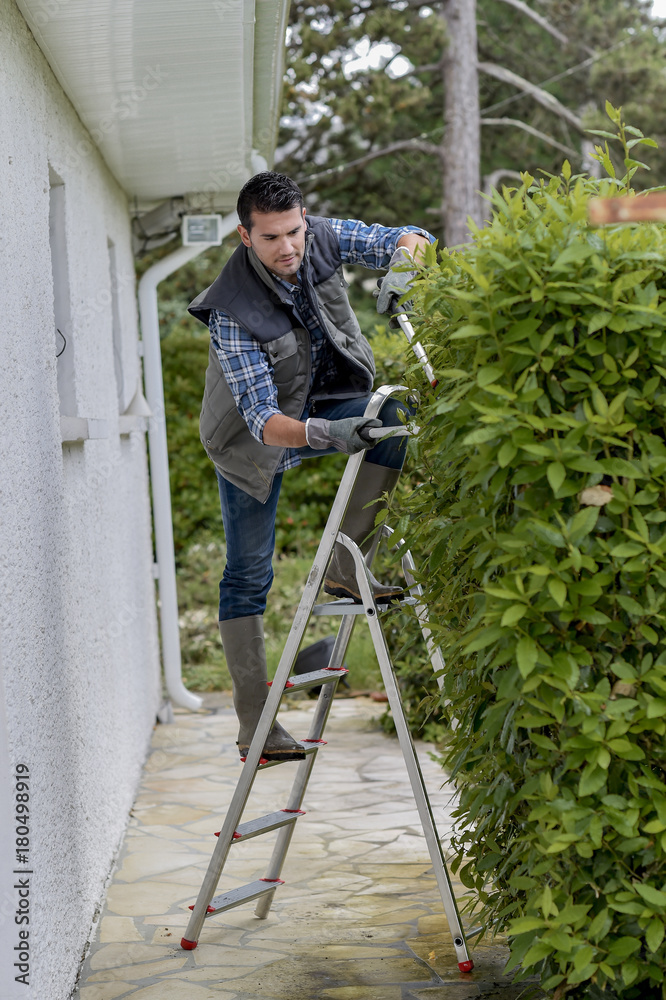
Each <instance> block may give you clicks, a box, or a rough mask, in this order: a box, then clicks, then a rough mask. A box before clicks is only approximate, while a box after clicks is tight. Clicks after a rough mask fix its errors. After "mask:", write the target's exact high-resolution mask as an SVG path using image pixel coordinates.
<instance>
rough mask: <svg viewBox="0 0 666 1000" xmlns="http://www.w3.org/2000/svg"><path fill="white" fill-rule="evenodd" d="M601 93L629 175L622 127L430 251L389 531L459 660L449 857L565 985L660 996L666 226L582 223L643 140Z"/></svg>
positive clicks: (453, 679)
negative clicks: (418, 406)
mask: <svg viewBox="0 0 666 1000" xmlns="http://www.w3.org/2000/svg"><path fill="white" fill-rule="evenodd" d="M607 110H608V111H609V114H610V116H611V118H612V120H613V121H614V123H615V125H616V126H617V128H618V136H619V139H620V142H621V144H622V150H623V155H624V163H625V170H626V173H625V175H624V177H622V178H617V177H616V176H615V173H614V169H613V164H612V162H611V158H610V155H609V149H608V144H607V143H606V144H605V146H604V147H603V148H602V147H597V156H598V157H599V159H600V161H601V162H602V163H603V165H604V166H605V168H606V170H607V172H608V173H609V177H608V178H607V179H604V180H599V181H597V180H593V179H590V178H588V177H585V176H573V177H572V176H571V171H570V168H569V165H568V164H565V165H564V168H563V171H562V175H561V176H560V177H548V178H546V179H544V180H541V181H538V182H537V181H535V180H534V179H533V178H532V177H530V176H528V175H524V176H523V182H522V184H521V186H520V187H519V188H517V189H514V190H507V189H505V190H504V191H503V192H502V193H501V194H500V193H495V195H494V197H493V199H492V207H493V213H492V219H491V221H490V222H489V224H488V225H487V227H486V228H484V229H483V230H481V231H478V232H476V234H475V240H474V242H473V244H471V245H470V246H469V247H466V248H464V249H463V250H461V251H460V252H451V253H450V254H447V255H444V256H443V257H442V259H441V261H440V263H439V264H437V263H436V262H435V261H434V259H433V257H431V260H430V266H429V267H427V268H425V269H424V271H423V274H422V277H421V279H420V291H419V296H418V303H419V308H418V312H419V313H420V315H422V316H423V317H425V319H424V320H423V323H422V327H421V330H420V335H421V339H422V340H423V342H424V343H425V344H426V345H427V346H428V349H429V351H430V354H431V360H433V361H434V363H435V367H436V370H437V375H438V377H439V379H440V390H441V391H439V393H438V395H437V396H436V398H434V399H433V400H432V401H430V402H428V403H427V404H426V405H425V406H424V408H423V409H422V411H421V414H420V423H421V424H422V428H423V430H422V434H421V435H420V467H421V470H422V473H423V474H424V475H425V476H426V478H427V481H426V482H424V483H423V484H422V486H421V487H420V488H419V489H418V490H415V491H414V492H413V494H412V495H411V497H410V498H409V500H408V501H407V503H406V510H405V512H404V513H403V516H402V518H401V521H400V524H399V525H398V529H399V530H400V531H401V533H402V534H404V535H406V537H407V542H408V544H410V545H411V546H412V548H413V549H415V550H417V551H421V552H425V553H428V556H427V562H426V568H425V570H424V572H423V573H422V582H423V583H424V586H425V588H426V598H427V602H428V605H429V608H430V613H431V621H432V622H433V626H432V627H433V631H434V632H435V634H436V637H437V640H438V642H439V643H440V644H441V647H442V650H443V652H444V656H445V659H446V661H447V668H446V673H445V683H444V688H443V691H442V695H441V704H440V706H439V712H440V714H441V717H442V718H444V719H445V720H449V721H455V725H453V726H452V727H451V728H449V729H448V730H447V734H448V735H447V743H446V747H445V750H444V752H443V756H442V763H443V765H444V766H445V767H446V768H447V769H448V770H450V772H451V775H452V778H453V780H454V781H455V784H456V786H457V788H458V790H459V807H458V822H459V829H458V833H457V837H456V839H455V841H454V850H455V852H456V859H455V863H454V867H455V870H459V872H460V877H461V879H462V881H463V883H464V884H465V885H466V886H468V887H469V888H470V889H473V890H475V894H476V899H475V900H472V904H474V905H476V902H477V900H479V901H480V902H481V904H482V922H483V924H484V926H485V927H486V928H487V929H488V931H490V932H499V931H504V932H507V933H508V934H509V936H510V948H511V958H510V961H509V966H508V968H509V969H516V975H517V976H518V977H519V978H520V977H522V976H525V975H527V974H532V975H533V974H535V973H538V974H539V975H540V976H541V982H542V986H543V988H544V989H547V990H554V995H555V997H562V996H564V995H567V996H570V997H582V996H585V997H602V996H603V997H611V996H622V997H633V996H641V997H646V996H662V995H664V996H666V991H664V992H662V991H663V990H664V986H663V984H664V973H665V971H666V941H665V940H664V930H665V926H666V741H665V740H664V735H665V733H666V628H665V623H666V618H665V615H664V604H665V600H666V533H665V532H664V522H665V521H666V509H665V508H666V497H665V492H664V489H665V485H666V443H665V440H664V437H665V429H666V336H665V335H664V331H665V328H666V278H665V273H666V237H665V235H664V228H663V227H662V226H659V225H653V224H651V225H640V226H615V227H612V228H608V229H604V230H597V231H595V230H593V229H591V228H590V226H589V225H588V224H587V222H586V215H587V203H588V200H589V198H590V196H593V195H602V196H611V195H614V194H617V193H625V192H626V191H628V190H629V188H630V182H631V177H632V176H633V173H634V171H635V170H636V169H637V166H638V164H637V162H636V161H634V160H633V159H632V153H631V149H632V146H633V145H634V144H637V143H640V142H642V141H644V140H643V138H642V136H641V134H640V133H639V132H638V131H637V130H632V129H631V128H628V127H625V126H624V125H623V123H622V121H621V118H620V113H619V112H617V111H615V110H614V109H613V108H610V107H608V109H607ZM645 141H647V140H645ZM470 905H471V904H470Z"/></svg>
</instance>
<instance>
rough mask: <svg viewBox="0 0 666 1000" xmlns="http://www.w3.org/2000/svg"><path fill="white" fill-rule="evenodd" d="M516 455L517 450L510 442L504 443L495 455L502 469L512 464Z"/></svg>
mask: <svg viewBox="0 0 666 1000" xmlns="http://www.w3.org/2000/svg"><path fill="white" fill-rule="evenodd" d="M517 454H518V449H517V448H516V446H515V444H514V443H513V442H512V441H505V442H504V444H503V445H502V447H501V448H500V450H499V451H498V453H497V461H498V463H499V465H500V467H501V468H502V469H505V468H506V467H507V465H509V464H510V463H511V462H513V460H514V458H515V457H516V455H517Z"/></svg>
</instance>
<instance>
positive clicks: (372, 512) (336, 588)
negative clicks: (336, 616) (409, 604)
mask: <svg viewBox="0 0 666 1000" xmlns="http://www.w3.org/2000/svg"><path fill="white" fill-rule="evenodd" d="M399 478H400V469H389V468H387V467H386V466H384V465H372V463H370V462H363V464H362V465H361V468H360V470H359V473H358V476H357V479H356V483H355V484H354V491H353V493H352V495H351V499H350V501H349V504H348V506H347V512H346V514H345V516H344V519H343V521H342V524H341V526H340V530H341V531H342V532H343V534H345V535H348V536H349V537H350V538H351V539H352V540H353V541H355V542H356V544H357V545H358V546H359V548H360V549H361V552H362V553H363V554H364V555H365V554H366V552H367V551H368V549H369V548H370V546H371V545H372V542H373V538H372V537H368V536H369V535H370V534H371V532H372V530H373V528H374V526H375V518H376V517H377V513H378V511H380V510H381V509H382V507H384V506H386V501H385V500H383V499H382V498H383V495H384V494H385V493H388V494H389V495H390V494H391V492H392V490H393V488H394V486H395V484H396V483H397V481H398V479H399ZM373 500H374V501H375V502H374V503H373V502H372V501H373ZM367 504H370V506H369V507H368V506H367ZM370 583H371V585H372V590H373V593H374V596H375V600H376V601H377V603H384V604H385V603H386V602H387V601H395V600H399V599H400V598H401V597H402V595H403V593H404V590H403V588H402V587H387V586H384V584H382V583H380V582H379V580H376V579H375V577H374V576H373V575H372V573H370ZM324 590H325V592H326V593H327V594H331V595H332V596H333V597H346V598H350V597H351V598H352V599H353V600H354V601H355V602H356V603H357V604H361V603H362V600H361V594H360V591H359V587H358V583H357V581H356V568H355V566H354V559H353V556H352V554H351V552H350V551H349V550H348V549H346V548H345V547H344V545H340V544H339V543H338V542H336V544H335V547H334V549H333V555H332V557H331V561H330V563H329V564H328V569H327V570H326V575H325V577H324Z"/></svg>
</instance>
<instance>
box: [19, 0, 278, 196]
mask: <svg viewBox="0 0 666 1000" xmlns="http://www.w3.org/2000/svg"><path fill="white" fill-rule="evenodd" d="M17 3H18V6H19V8H20V9H21V11H22V13H23V15H24V16H25V18H26V20H27V22H28V24H29V26H30V29H31V30H32V32H33V34H34V36H35V38H36V40H37V42H38V44H39V45H40V47H41V48H42V50H43V52H44V54H45V55H46V58H47V59H48V61H49V63H50V65H51V67H52V69H53V71H54V73H55V74H56V76H57V77H58V80H59V82H60V84H61V85H62V87H63V89H64V90H65V92H66V93H67V95H68V96H69V98H70V100H71V101H72V103H73V105H74V107H75V108H76V110H77V112H78V114H79V116H80V117H81V119H82V121H83V123H84V124H85V125H86V127H87V128H88V130H89V132H90V134H91V136H92V139H93V141H94V142H95V143H96V144H97V145H98V146H99V149H100V151H101V153H102V155H103V156H104V158H105V160H106V161H107V163H108V164H109V167H110V168H111V170H112V171H113V173H114V175H115V176H116V177H117V179H118V180H119V182H120V183H121V185H122V186H123V188H124V189H125V190H126V191H127V192H128V193H129V194H131V195H135V196H136V197H137V198H139V199H142V200H151V201H152V200H157V199H162V198H167V197H171V196H174V195H179V194H187V193H190V192H201V191H204V192H208V193H210V194H211V195H212V196H213V198H214V201H215V204H216V205H217V206H218V207H225V205H226V204H229V205H230V204H233V201H234V200H235V193H236V192H237V190H238V187H239V184H241V183H242V182H243V180H244V179H245V178H246V177H247V176H248V173H249V171H250V155H251V152H252V148H253V130H255V123H254V115H253V108H255V109H256V108H257V106H259V107H260V108H261V109H262V118H263V117H264V116H265V115H266V114H267V115H268V117H269V120H270V119H277V113H278V107H277V101H278V98H279V82H278V84H277V88H276V82H275V72H274V66H275V61H276V59H277V60H278V61H281V58H282V52H281V51H280V52H279V53H276V52H274V51H273V49H274V48H275V28H274V25H275V24H276V23H280V24H281V25H282V26H283V25H284V19H285V17H286V11H287V8H288V2H287V0H257V5H256V6H257V10H256V14H257V17H258V18H259V19H260V23H261V25H262V26H263V28H262V31H261V32H260V35H261V40H260V41H259V42H257V43H256V44H257V45H258V48H257V47H255V24H254V22H255V2H254V0H216V2H211V0H67V2H61V3H59V4H58V3H55V2H54V3H53V4H51V5H49V7H48V8H46V7H45V5H44V4H43V2H42V0H17ZM47 11H48V12H47ZM266 25H268V29H267V28H266ZM271 26H273V27H271ZM283 38H284V31H283V33H282V37H281V39H280V40H279V46H278V47H279V48H280V50H281V49H282V45H283ZM268 66H270V67H271V68H272V72H271V73H270V77H269V75H268V74H267V72H266V70H267V67H268ZM255 70H256V72H255ZM255 79H256V80H258V81H259V89H260V93H255ZM274 125H275V122H273V127H274ZM264 132H265V127H264ZM262 145H264V144H263V143H262ZM262 152H263V153H264V155H266V151H265V149H262ZM270 155H272V149H271V150H270V151H269V157H270Z"/></svg>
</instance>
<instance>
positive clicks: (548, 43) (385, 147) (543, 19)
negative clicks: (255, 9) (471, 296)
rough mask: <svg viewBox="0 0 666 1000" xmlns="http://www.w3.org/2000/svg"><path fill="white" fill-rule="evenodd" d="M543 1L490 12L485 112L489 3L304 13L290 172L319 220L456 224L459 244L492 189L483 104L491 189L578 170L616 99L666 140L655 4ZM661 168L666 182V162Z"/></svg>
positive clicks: (369, 5) (293, 66)
mask: <svg viewBox="0 0 666 1000" xmlns="http://www.w3.org/2000/svg"><path fill="white" fill-rule="evenodd" d="M536 4H537V0H533V6H528V5H527V4H526V3H524V2H523V0H479V2H478V8H477V18H476V28H477V34H478V39H477V48H478V65H479V69H480V70H481V72H480V73H479V74H478V94H479V97H478V101H477V100H476V97H475V88H474V80H473V79H471V77H475V76H476V74H475V73H474V67H475V62H476V58H475V56H474V27H473V23H471V21H470V14H471V12H473V9H474V0H443V2H442V3H440V4H429V5H428V4H426V3H425V2H422V0H390V2H389V3H380V2H378V0H341V2H340V3H336V4H335V5H333V4H327V3H317V4H311V3H305V2H303V0H295V2H294V3H293V4H292V15H291V27H290V37H289V44H288V68H287V76H286V87H285V118H284V125H283V130H282V147H281V150H280V154H279V159H278V163H279V165H280V168H281V169H285V170H286V171H287V172H291V173H292V174H294V175H295V176H297V177H298V178H299V180H300V181H301V182H302V183H303V186H304V190H305V191H306V192H307V194H308V196H309V197H308V201H309V203H310V205H311V206H312V207H316V208H317V210H319V211H324V212H331V213H337V214H354V215H359V216H360V217H363V216H367V217H370V218H378V219H381V221H385V222H388V223H393V222H396V223H397V222H403V221H404V220H405V219H406V218H409V220H410V221H415V222H420V223H421V224H423V225H428V226H429V228H431V229H435V231H437V230H438V229H439V228H440V227H439V226H438V224H437V219H438V218H441V219H442V222H443V224H444V228H445V231H446V235H445V242H446V243H447V244H449V245H450V244H452V243H455V242H458V241H459V234H460V231H461V229H460V225H461V224H460V217H461V214H462V215H463V218H464V214H465V210H464V209H463V211H462V213H461V206H463V205H466V206H471V208H472V214H474V213H475V206H474V198H475V196H474V191H475V190H477V189H478V188H479V187H480V186H481V182H480V180H479V175H478V172H477V170H476V168H475V167H474V165H473V161H476V160H477V159H478V154H477V153H476V151H475V146H474V144H475V141H476V140H475V135H474V134H475V126H474V125H472V126H470V121H471V120H472V118H473V117H474V113H473V109H474V107H475V106H476V107H478V106H479V105H480V107H481V122H480V123H481V126H482V132H481V139H482V141H481V144H480V167H481V176H482V177H483V178H484V180H485V182H486V185H485V186H487V185H489V184H491V183H492V182H493V181H494V182H495V183H499V182H500V181H501V180H502V177H503V175H505V174H506V173H507V172H508V174H509V176H511V175H515V174H516V172H517V171H519V170H526V169H527V170H531V171H533V172H535V171H537V170H539V169H543V170H546V171H549V172H557V171H558V170H559V168H560V166H561V163H562V161H563V159H564V158H565V157H568V158H569V159H571V160H572V162H573V163H574V167H578V166H579V165H580V164H581V162H582V161H583V159H584V156H585V146H584V143H585V140H584V135H583V132H582V129H583V127H584V126H585V125H592V126H594V125H595V124H599V123H600V122H601V121H602V119H603V107H604V103H605V100H606V99H607V98H608V99H610V100H611V101H612V102H613V103H614V104H615V105H624V107H625V110H626V113H627V114H628V115H629V116H630V117H631V120H632V121H635V122H636V123H637V125H638V126H639V127H640V128H642V129H643V131H645V132H649V133H650V134H652V135H655V137H656V138H657V139H659V137H660V134H661V132H662V131H663V125H662V114H661V102H662V96H661V91H662V86H661V70H662V67H663V61H664V45H663V41H662V34H661V33H660V31H659V30H658V29H657V28H655V23H656V22H654V21H653V20H651V19H650V17H649V8H650V4H649V3H648V2H647V0H623V2H617V0H544V2H540V3H539V8H540V10H539V11H537V10H536V9H534V8H536ZM540 11H543V13H541V12H540ZM464 53H467V55H464ZM470 53H471V54H470ZM359 56H365V59H364V60H363V59H359ZM447 94H448V98H447ZM447 100H448V108H449V110H447V111H446V112H444V111H443V109H444V108H445V104H446V102H447ZM468 143H469V145H467V144H468ZM649 162H650V163H651V164H652V165H653V166H656V167H657V168H658V171H659V174H658V176H662V177H665V178H666V160H664V154H657V155H656V156H655V155H653V156H651V158H650V159H649ZM443 177H444V178H445V180H444V181H443ZM443 186H444V198H443V199H442V196H441V193H442V188H443ZM460 191H462V192H464V195H462V196H461V194H460V193H459V192H460ZM442 201H444V202H445V207H442ZM468 210H469V209H468Z"/></svg>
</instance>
